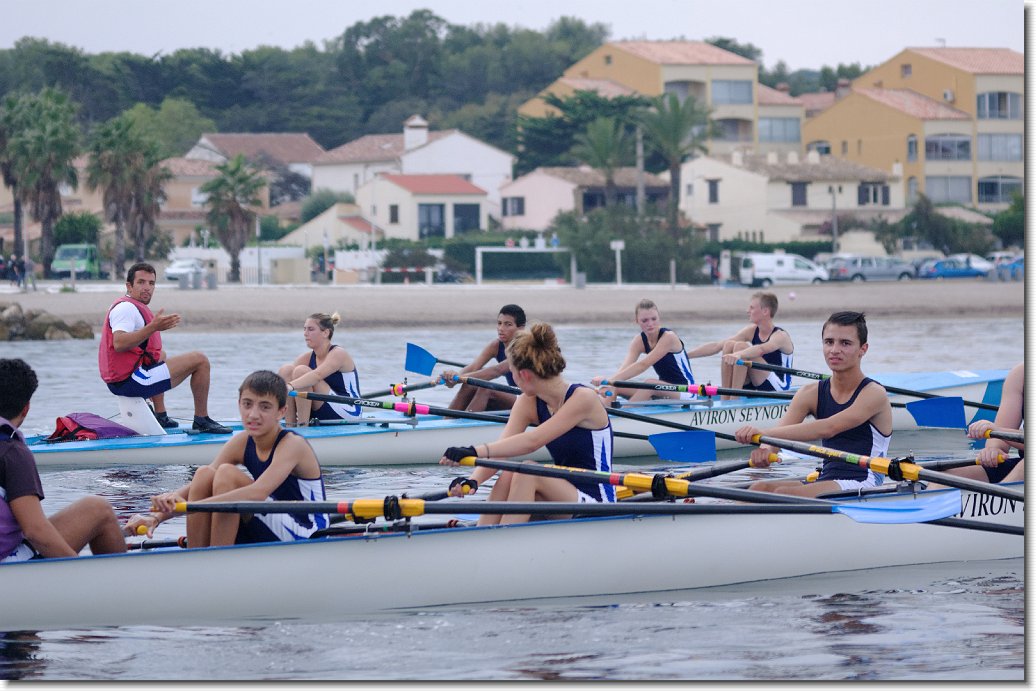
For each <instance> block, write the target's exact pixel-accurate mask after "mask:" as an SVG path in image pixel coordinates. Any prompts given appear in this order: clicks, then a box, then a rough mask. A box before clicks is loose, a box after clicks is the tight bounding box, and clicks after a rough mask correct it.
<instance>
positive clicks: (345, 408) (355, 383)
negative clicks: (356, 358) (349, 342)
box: [277, 312, 360, 426]
mask: <svg viewBox="0 0 1036 692" xmlns="http://www.w3.org/2000/svg"><path fill="white" fill-rule="evenodd" d="M340 321H341V317H340V316H339V315H338V313H337V312H335V313H332V314H330V315H328V314H327V313H323V312H317V313H314V314H312V315H310V316H309V317H308V318H307V319H306V322H305V325H304V326H303V328H302V336H303V338H304V339H305V340H306V346H308V347H309V348H310V350H309V351H304V352H303V353H301V354H300V355H299V357H298V358H296V359H295V360H294V361H292V362H291V363H286V364H285V365H282V366H281V368H280V370H278V371H277V372H278V374H279V375H280V376H281V377H283V378H284V381H285V382H287V383H288V389H289V390H296V391H299V392H316V393H318V394H337V395H339V396H351V397H359V396H360V376H359V374H358V373H357V372H356V363H354V362H353V357H352V356H350V355H349V352H348V351H346V350H345V349H344V348H342V347H341V346H339V345H337V344H333V343H331V337H333V336H334V334H335V326H336V325H337V324H338V323H339V322H340ZM359 415H360V407H359V406H354V405H351V404H333V403H330V402H325V401H311V400H309V399H297V398H296V397H293V396H292V397H288V408H287V413H286V414H285V421H286V423H287V424H288V425H296V424H297V425H301V426H306V425H309V421H310V418H311V417H312V418H316V419H319V420H341V419H342V418H347V417H349V416H359Z"/></svg>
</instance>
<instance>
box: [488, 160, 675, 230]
mask: <svg viewBox="0 0 1036 692" xmlns="http://www.w3.org/2000/svg"><path fill="white" fill-rule="evenodd" d="M615 186H616V191H617V194H618V199H619V203H620V204H625V205H627V206H630V207H634V206H635V205H636V190H637V169H635V168H632V167H625V168H619V169H617V170H616V171H615ZM644 193H645V199H646V201H647V202H648V204H664V203H665V201H666V199H668V197H669V183H668V182H666V181H665V180H663V179H662V178H660V177H658V176H657V175H653V174H651V173H645V174H644ZM500 196H501V198H502V201H503V220H502V226H503V227H504V229H505V230H530V231H544V230H546V229H547V228H549V227H550V225H551V223H552V222H553V220H554V217H555V216H557V215H558V213H559V212H563V211H578V212H579V213H583V212H586V211H590V210H591V209H595V208H597V207H600V206H603V204H604V174H603V173H601V172H600V171H598V170H595V169H593V168H590V167H589V166H579V167H561V166H541V167H540V168H537V169H536V170H534V171H531V172H530V173H526V174H525V175H523V176H521V177H518V178H515V179H514V180H513V181H512V182H510V183H507V184H506V185H504V186H503V187H501V188H500Z"/></svg>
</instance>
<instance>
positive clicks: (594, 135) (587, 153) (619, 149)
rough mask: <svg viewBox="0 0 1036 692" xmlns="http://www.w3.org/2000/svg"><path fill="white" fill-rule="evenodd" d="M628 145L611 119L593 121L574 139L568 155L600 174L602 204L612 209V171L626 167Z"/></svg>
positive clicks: (628, 140)
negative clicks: (602, 188)
mask: <svg viewBox="0 0 1036 692" xmlns="http://www.w3.org/2000/svg"><path fill="white" fill-rule="evenodd" d="M632 153H633V152H632V143H631V140H630V138H629V136H628V134H627V133H626V128H625V127H623V125H622V124H621V123H619V122H618V121H617V120H615V118H597V119H596V120H594V121H592V122H591V123H590V124H589V125H587V126H586V130H585V131H584V132H581V133H579V134H577V135H576V138H575V146H574V147H573V148H572V154H573V155H574V156H575V157H576V158H577V159H579V160H580V161H582V162H583V163H585V164H586V165H588V166H590V167H591V168H594V169H596V170H598V171H600V172H601V174H602V175H603V176H604V204H605V206H608V207H610V206H614V204H615V198H616V189H615V171H616V170H617V169H619V168H621V167H622V166H624V165H626V164H627V163H629V159H630V157H631V155H632Z"/></svg>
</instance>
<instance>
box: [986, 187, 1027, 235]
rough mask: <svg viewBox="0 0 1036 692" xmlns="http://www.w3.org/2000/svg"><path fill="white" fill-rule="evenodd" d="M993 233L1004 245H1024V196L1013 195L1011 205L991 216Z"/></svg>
mask: <svg viewBox="0 0 1036 692" xmlns="http://www.w3.org/2000/svg"><path fill="white" fill-rule="evenodd" d="M993 235H995V236H996V237H997V238H999V239H1000V242H1001V243H1002V244H1003V246H1004V247H1024V246H1025V198H1024V197H1023V196H1022V195H1015V196H1014V198H1013V199H1012V200H1011V206H1009V207H1008V208H1007V209H1005V210H1003V211H1002V212H1000V213H999V214H997V215H996V216H994V217H993Z"/></svg>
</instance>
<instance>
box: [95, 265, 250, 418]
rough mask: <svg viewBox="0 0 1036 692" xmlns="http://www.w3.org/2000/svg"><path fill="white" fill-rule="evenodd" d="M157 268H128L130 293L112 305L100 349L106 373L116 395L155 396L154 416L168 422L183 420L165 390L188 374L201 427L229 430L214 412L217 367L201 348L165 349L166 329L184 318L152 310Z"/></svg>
mask: <svg viewBox="0 0 1036 692" xmlns="http://www.w3.org/2000/svg"><path fill="white" fill-rule="evenodd" d="M157 276H158V275H157V274H156V273H155V268H154V267H153V266H151V265H150V264H148V263H146V262H137V263H136V264H134V265H133V266H131V267H130V268H129V271H127V272H126V295H124V296H122V297H121V298H119V299H118V300H116V301H115V302H114V303H112V305H111V307H110V308H108V314H107V315H105V318H104V326H103V328H102V331H101V344H100V347H99V348H98V349H97V364H98V367H99V368H100V371H101V379H103V380H104V381H105V382H106V383H107V385H108V390H109V391H110V392H111V393H112V394H115V395H117V396H127V397H141V398H144V399H151V403H152V404H153V405H154V411H155V418H157V419H158V422H159V424H161V426H162V427H163V428H176V427H179V424H178V423H177V422H176V421H174V420H172V419H171V418H170V417H169V414H168V413H166V409H165V392H166V391H168V390H169V389H172V388H173V387H176V386H177V385H179V384H180V383H181V382H183V381H184V380H185V379H187V378H188V377H189V378H190V379H191V394H192V395H193V397H194V423H193V425H192V426H191V427H192V429H194V430H197V431H199V432H206V433H214V434H217V435H229V434H230V433H231V430H230V428H227V427H225V426H223V425H220V424H219V423H217V422H216V421H214V420H212V419H211V418H209V414H208V405H209V404H208V401H209V379H210V376H211V371H212V368H211V366H210V365H209V359H208V357H207V356H206V355H205V354H204V353H202V352H201V351H191V352H189V353H183V354H180V355H176V356H170V357H167V356H166V352H165V351H164V350H162V334H161V332H164V331H166V330H169V329H173V328H175V327H177V326H178V325H179V324H180V315H179V314H177V313H172V314H169V315H167V314H165V309H161V310H159V311H158V312H157V313H152V312H151V309H150V308H149V307H148V305H149V304H150V303H151V299H152V298H153V297H154V293H155V283H156V281H157Z"/></svg>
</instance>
